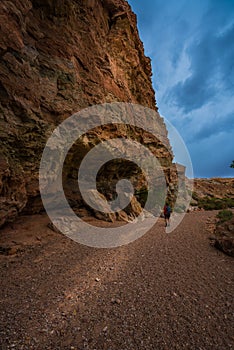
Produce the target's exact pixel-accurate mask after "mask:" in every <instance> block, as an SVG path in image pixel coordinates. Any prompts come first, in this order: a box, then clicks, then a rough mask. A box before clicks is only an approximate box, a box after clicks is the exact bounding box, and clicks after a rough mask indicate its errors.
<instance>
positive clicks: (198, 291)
mask: <svg viewBox="0 0 234 350" xmlns="http://www.w3.org/2000/svg"><path fill="white" fill-rule="evenodd" d="M214 216H215V213H214V212H213V213H212V212H197V213H190V214H187V215H186V216H185V218H184V220H183V222H182V223H181V225H180V226H179V227H178V228H177V229H176V231H174V232H173V233H170V234H166V233H165V228H164V222H163V220H159V222H158V223H157V225H156V226H155V227H154V228H153V229H151V230H150V231H149V232H148V233H147V234H145V235H144V236H143V237H142V238H140V239H138V240H137V241H135V242H133V243H131V244H129V245H127V246H123V247H120V248H117V249H94V248H89V247H85V246H81V245H79V244H78V243H75V242H73V241H71V240H69V239H68V238H66V237H65V236H63V235H61V234H57V233H55V232H52V231H51V230H49V229H48V228H45V227H46V226H45V225H46V222H47V220H48V219H47V218H46V217H44V216H37V217H36V219H35V218H34V220H37V225H38V226H37V225H34V224H33V222H32V219H30V218H25V220H24V221H22V219H21V222H19V223H18V224H17V223H16V224H15V226H13V227H12V228H8V229H7V228H5V229H4V231H3V233H2V237H3V238H4V237H5V236H6V234H7V237H8V239H13V238H12V237H13V236H12V235H13V231H15V232H16V231H17V232H18V233H20V230H21V229H22V230H24V231H25V232H27V235H28V236H27V237H29V238H30V237H32V235H33V237H35V231H38V232H39V229H38V227H39V226H40V225H41V226H42V227H43V231H41V232H39V233H38V232H37V234H39V235H40V236H39V237H37V243H36V244H31V245H30V244H29V245H27V246H25V247H24V249H21V252H19V253H17V254H16V255H12V256H3V255H1V256H0V274H1V282H2V283H1V291H0V312H1V314H0V349H2V350H5V349H17V350H18V349H24V350H28V349H33V350H47V349H51V350H59V349H61V350H71V349H73V350H84V349H91V350H95V349H97V350H99V349H100V350H131V349H132V350H136V349H140V350H144V349H145V350H146V349H147V350H148V349H152V350H173V349H178V350H179V349H188V350H193V349H194V350H199V349H200V350H207V349H210V350H214V349H218V350H225V349H234V341H233V338H232V334H233V329H232V324H233V311H234V310H233V294H234V293H233V292H234V287H233V286H234V284H233V277H234V274H233V258H231V257H228V256H226V255H224V254H223V253H221V252H219V251H217V250H216V249H215V248H213V247H211V246H210V244H209V239H208V236H209V233H208V232H207V230H206V222H207V219H208V220H209V219H212V218H213V217H214ZM30 220H31V221H30ZM22 222H23V223H22ZM30 230H31V231H32V232H31V236H30ZM11 236H12V237H11Z"/></svg>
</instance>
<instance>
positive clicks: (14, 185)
mask: <svg viewBox="0 0 234 350" xmlns="http://www.w3.org/2000/svg"><path fill="white" fill-rule="evenodd" d="M0 23H1V25H0V77H1V81H0V103H1V104H0V137H1V151H2V152H1V156H0V164H1V167H0V195H1V202H0V203H1V214H0V225H2V224H4V223H5V222H7V221H11V220H13V219H14V218H15V217H16V216H17V215H18V213H20V212H21V211H22V210H24V211H25V212H28V213H36V212H40V211H41V210H43V206H42V203H41V200H40V195H39V187H38V169H39V163H40V159H41V155H42V151H43V149H44V146H45V143H46V141H47V139H48V137H49V136H50V134H51V132H52V131H53V130H54V128H55V127H56V126H57V125H59V124H60V123H61V122H62V121H63V120H65V119H66V118H67V117H69V116H70V115H72V114H73V113H75V112H77V111H79V110H81V109H83V108H84V107H87V106H90V105H93V104H100V103H105V102H113V101H121V102H132V103H137V104H141V105H143V106H146V107H149V108H151V109H154V110H157V107H156V103H155V96H154V91H153V89H152V84H151V64H150V59H149V58H147V57H145V55H144V49H143V45H142V42H141V41H140V39H139V35H138V31H137V26H136V16H135V15H134V14H133V13H132V11H131V9H130V7H129V5H128V4H127V2H125V1H124V0H101V1H100V0H86V1H83V0H31V1H30V0H25V1H21V0H14V1H13V0H2V1H1V2H0ZM158 121H159V123H160V125H161V126H162V128H163V138H164V146H163V145H162V144H161V145H160V144H158V141H157V140H153V139H152V136H151V135H148V134H147V133H144V131H142V130H135V131H134V138H135V139H136V140H141V143H143V144H146V145H147V147H149V148H151V149H153V152H154V153H155V154H157V156H158V158H159V159H160V160H161V164H162V166H163V167H164V171H165V176H166V180H167V183H168V184H169V183H172V182H173V181H174V180H175V176H172V174H174V173H173V172H171V165H172V158H173V157H172V154H171V149H170V145H169V142H168V140H167V132H166V128H165V126H164V124H163V120H162V119H161V118H160V116H159V115H158ZM130 131H131V132H132V130H127V131H126V130H125V132H126V134H127V136H128V134H129V133H130ZM108 133H109V134H110V133H111V130H110V129H109V130H108V128H107V129H106V130H105V132H104V131H100V132H99V133H97V135H96V141H95V142H94V144H97V143H98V138H100V139H101V140H103V138H104V139H105V137H106V138H108V136H106V135H107V134H108ZM104 134H105V136H103V135H104ZM100 135H101V136H100ZM115 135H117V136H119V135H122V130H120V129H116V130H115ZM86 141H87V139H86ZM88 142H89V139H88ZM86 143H87V142H86ZM165 145H166V147H165ZM77 147H78V148H77V149H78V151H77V149H76V151H75V152H76V154H77V152H78V153H79V154H82V153H84V154H85V152H87V147H86V146H85V142H83V143H81V144H79V145H78V146H77ZM73 155H74V154H73ZM70 156H71V157H72V155H70ZM117 168H118V166H117ZM172 177H173V179H174V180H173V179H172ZM75 178H76V176H75V175H74V176H73V175H72V170H69V171H68V173H67V179H69V181H70V182H71V183H72V180H73V179H75ZM69 181H67V184H68V185H67V193H68V195H69V190H70V192H71V188H72V187H73V184H72V185H71V186H70V187H69ZM138 185H139V183H138ZM138 187H139V188H140V187H141V186H140V185H139V186H138ZM173 191H174V192H175V186H172V191H171V192H173ZM73 192H74V191H73ZM71 197H72V195H71ZM71 199H72V198H71Z"/></svg>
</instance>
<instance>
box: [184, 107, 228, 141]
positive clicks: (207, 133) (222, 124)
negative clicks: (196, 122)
mask: <svg viewBox="0 0 234 350" xmlns="http://www.w3.org/2000/svg"><path fill="white" fill-rule="evenodd" d="M233 132H234V112H233V113H230V114H228V115H226V116H222V117H221V118H220V119H218V118H212V119H209V120H208V121H207V123H206V124H205V125H203V126H202V127H201V129H200V130H199V131H198V132H196V133H194V135H193V138H192V140H191V141H193V142H200V141H201V140H204V139H209V138H211V137H213V136H216V135H218V134H220V133H226V134H230V133H233ZM191 141H190V142H191Z"/></svg>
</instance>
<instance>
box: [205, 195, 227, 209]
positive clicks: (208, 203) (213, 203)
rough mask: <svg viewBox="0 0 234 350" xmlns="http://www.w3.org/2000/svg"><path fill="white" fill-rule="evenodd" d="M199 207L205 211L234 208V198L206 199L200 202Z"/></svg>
mask: <svg viewBox="0 0 234 350" xmlns="http://www.w3.org/2000/svg"><path fill="white" fill-rule="evenodd" d="M198 207H199V208H203V209H205V210H221V209H227V208H232V207H234V198H222V199H220V198H215V197H205V198H200V199H199V200H198Z"/></svg>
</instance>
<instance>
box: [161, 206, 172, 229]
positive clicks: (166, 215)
mask: <svg viewBox="0 0 234 350" xmlns="http://www.w3.org/2000/svg"><path fill="white" fill-rule="evenodd" d="M163 213H164V218H165V226H166V227H167V226H170V216H171V208H170V206H169V205H168V204H165V205H164V208H163Z"/></svg>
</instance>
